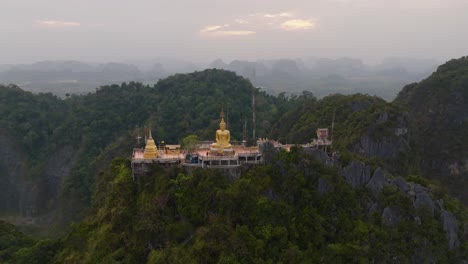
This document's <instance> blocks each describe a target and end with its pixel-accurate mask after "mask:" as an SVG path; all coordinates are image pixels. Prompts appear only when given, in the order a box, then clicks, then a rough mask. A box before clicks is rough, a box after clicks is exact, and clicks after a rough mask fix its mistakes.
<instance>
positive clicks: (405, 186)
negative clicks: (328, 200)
mask: <svg viewBox="0 0 468 264" xmlns="http://www.w3.org/2000/svg"><path fill="white" fill-rule="evenodd" d="M386 174H388V173H386V172H385V171H384V170H383V169H381V168H377V169H376V170H375V171H374V172H371V168H370V167H369V166H367V165H366V164H364V163H362V162H356V161H353V162H351V163H350V164H349V165H348V166H346V167H344V168H343V176H344V178H345V180H346V182H347V183H348V184H350V185H351V186H353V187H355V188H359V187H365V188H368V189H369V190H370V191H371V192H372V193H373V194H374V195H378V194H379V193H380V192H382V190H383V189H384V188H385V187H387V188H393V189H395V190H398V192H399V193H400V194H402V195H404V196H405V197H407V198H409V199H410V200H411V202H412V207H413V208H414V209H415V210H417V209H423V210H427V211H428V212H430V213H431V214H432V215H433V216H434V217H436V218H438V220H439V221H440V222H441V225H442V228H443V230H444V231H445V233H446V236H447V239H448V243H449V244H448V246H449V248H450V249H451V250H452V249H455V248H457V247H458V246H459V244H460V239H459V237H458V230H459V226H458V221H457V219H456V217H455V216H454V215H453V214H452V213H451V212H449V211H447V210H446V208H445V207H444V200H443V199H439V200H434V199H433V198H432V197H431V192H430V190H429V189H428V188H425V187H423V186H421V185H420V184H417V183H413V182H407V181H406V180H405V179H403V178H402V177H396V178H389V177H388V176H387V175H386ZM319 189H320V188H319ZM399 211H400V210H399V208H397V207H392V206H385V205H382V204H379V203H374V204H371V205H370V206H369V209H368V212H369V213H373V212H378V213H379V214H380V215H381V216H382V220H383V221H384V223H386V224H388V225H391V226H392V225H395V224H397V223H398V222H399V221H400V220H401V219H403V218H408V217H410V216H409V215H403V214H401V213H400V212H399ZM414 221H416V223H419V224H420V221H421V219H420V218H419V217H415V218H414Z"/></svg>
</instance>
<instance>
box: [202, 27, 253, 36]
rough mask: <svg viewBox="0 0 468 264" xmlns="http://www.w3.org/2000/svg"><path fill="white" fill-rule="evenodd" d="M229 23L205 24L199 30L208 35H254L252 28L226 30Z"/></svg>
mask: <svg viewBox="0 0 468 264" xmlns="http://www.w3.org/2000/svg"><path fill="white" fill-rule="evenodd" d="M229 27H230V25H229V24H224V25H216V26H207V27H205V28H203V29H201V30H200V33H201V34H204V35H209V36H249V35H254V34H255V33H256V32H255V31H252V30H226V29H225V28H229Z"/></svg>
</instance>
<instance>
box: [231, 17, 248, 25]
mask: <svg viewBox="0 0 468 264" xmlns="http://www.w3.org/2000/svg"><path fill="white" fill-rule="evenodd" d="M234 22H236V23H237V24H250V22H249V21H247V20H245V19H239V18H238V19H235V20H234Z"/></svg>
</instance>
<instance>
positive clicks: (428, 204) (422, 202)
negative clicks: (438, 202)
mask: <svg viewBox="0 0 468 264" xmlns="http://www.w3.org/2000/svg"><path fill="white" fill-rule="evenodd" d="M410 194H413V198H414V201H413V205H414V207H415V208H421V207H425V208H427V209H428V210H429V211H431V213H432V214H434V211H435V209H436V208H435V203H434V201H433V200H432V198H431V196H429V194H428V193H427V191H426V189H425V188H424V187H422V186H421V185H419V184H413V185H412V186H411V191H410Z"/></svg>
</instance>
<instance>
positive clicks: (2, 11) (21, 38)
mask: <svg viewBox="0 0 468 264" xmlns="http://www.w3.org/2000/svg"><path fill="white" fill-rule="evenodd" d="M467 8H468V2H466V1H462V0H448V1H442V0H440V1H437V0H414V1H406V0H404V1H403V0H394V1H375V0H353V1H350V0H329V1H324V0H320V1H307V0H301V1H298V0H294V1H266V0H265V1H261V0H256V1H252V0H249V1H246V0H237V1H215V0H201V1H161V0H159V1H149V0H141V1H137V2H134V1H120V0H119V1H115V0H112V1H110V0H103V1H91V0H80V1H72V0H69V1H63V0H48V1H35V0H14V1H13V0H3V1H2V3H1V8H0V31H1V32H2V35H3V36H4V38H3V41H2V43H1V44H0V64H21V63H33V62H36V61H42V60H78V61H86V62H108V61H128V60H146V59H152V58H157V57H170V58H175V59H185V60H189V61H193V62H204V63H208V62H211V61H213V60H214V59H216V58H223V59H224V60H228V61H229V60H233V59H241V60H257V59H272V58H295V57H301V58H305V57H331V58H339V57H343V56H347V57H353V58H361V59H363V60H364V61H365V62H367V63H378V62H380V61H381V59H383V58H385V57H394V56H397V57H415V58H428V59H435V60H438V61H445V60H448V59H450V58H455V57H460V56H462V55H465V53H466V47H468V35H467V34H465V33H464V29H466V26H467V25H468V16H466V10H467Z"/></svg>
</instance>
